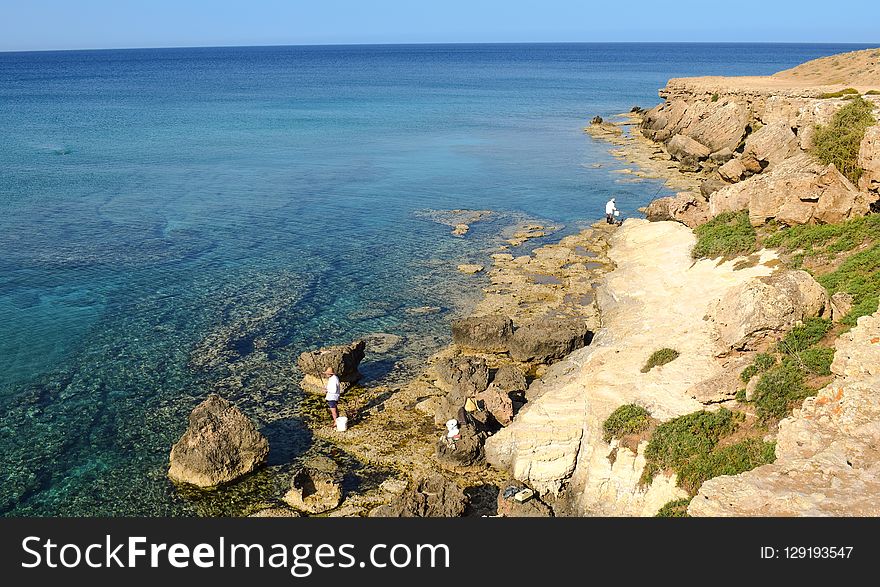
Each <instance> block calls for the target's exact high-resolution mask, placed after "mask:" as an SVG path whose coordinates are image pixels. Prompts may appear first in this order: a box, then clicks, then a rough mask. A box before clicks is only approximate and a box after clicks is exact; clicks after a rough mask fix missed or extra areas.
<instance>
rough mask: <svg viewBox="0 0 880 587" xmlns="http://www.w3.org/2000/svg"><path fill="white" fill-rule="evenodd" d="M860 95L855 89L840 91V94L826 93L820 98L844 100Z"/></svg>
mask: <svg viewBox="0 0 880 587" xmlns="http://www.w3.org/2000/svg"><path fill="white" fill-rule="evenodd" d="M858 93H859V91H858V90H857V89H855V88H846V89H843V90H840V91H839V92H826V93H824V94H822V95H820V96H819V98H821V99H826V98H842V97H844V96H846V95H856V94H858Z"/></svg>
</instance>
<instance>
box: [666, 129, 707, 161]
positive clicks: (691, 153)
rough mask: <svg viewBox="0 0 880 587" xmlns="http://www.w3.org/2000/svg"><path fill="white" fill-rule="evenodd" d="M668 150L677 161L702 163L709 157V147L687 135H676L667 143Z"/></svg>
mask: <svg viewBox="0 0 880 587" xmlns="http://www.w3.org/2000/svg"><path fill="white" fill-rule="evenodd" d="M666 150H667V151H669V154H670V155H672V157H673V159H676V160H677V161H689V162H693V161H700V160H702V159H705V158H707V157H708V156H709V153H710V152H711V151H710V150H709V147H707V146H705V145H703V144H701V143H699V142H697V141H695V140H694V139H692V138H690V137H687V136H685V135H675V136H674V137H672V138H671V139H669V142H668V143H666Z"/></svg>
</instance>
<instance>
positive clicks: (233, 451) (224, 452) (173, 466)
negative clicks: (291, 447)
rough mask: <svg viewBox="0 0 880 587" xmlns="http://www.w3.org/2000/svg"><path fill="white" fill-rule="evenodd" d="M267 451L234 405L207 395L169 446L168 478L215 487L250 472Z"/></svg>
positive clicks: (215, 396) (257, 433) (267, 444)
mask: <svg viewBox="0 0 880 587" xmlns="http://www.w3.org/2000/svg"><path fill="white" fill-rule="evenodd" d="M268 454H269V441H268V440H266V438H265V437H264V436H263V435H262V434H260V432H259V431H258V430H257V427H256V426H254V424H253V422H251V421H250V420H249V419H248V418H247V417H246V416H245V415H244V414H242V413H241V410H239V409H238V408H237V407H235V406H234V405H232V404H231V403H230V402H228V401H226V400H225V399H223V398H221V397H220V396H219V395H217V394H211V395H209V396H208V399H206V400H205V401H203V402H202V403H201V404H199V405H198V406H196V408H195V409H194V410H193V411H192V413H191V414H190V415H189V428H187V430H186V432H185V433H184V434H183V436H182V437H181V438H180V440H179V441H177V444H175V445H174V447H172V449H171V455H170V467H169V469H168V477H170V478H171V480H172V481H176V482H179V483H189V484H191V485H195V486H197V487H216V486H217V485H220V484H222V483H228V482H229V481H232V480H234V479H237V478H238V477H241V476H242V475H246V474H247V473H250V472H251V471H253V470H254V469H255V468H257V467H258V466H259V465H261V464H262V463H263V462H264V461H265V460H266V456H267V455H268Z"/></svg>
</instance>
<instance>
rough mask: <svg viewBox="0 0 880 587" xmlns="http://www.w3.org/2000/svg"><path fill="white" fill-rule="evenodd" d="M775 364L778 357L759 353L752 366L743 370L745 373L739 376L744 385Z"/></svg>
mask: <svg viewBox="0 0 880 587" xmlns="http://www.w3.org/2000/svg"><path fill="white" fill-rule="evenodd" d="M775 364H776V357H774V356H773V355H768V354H767V353H758V354H757V355H755V360H754V361H752V364H751V365H749V366H748V367H746V368H745V369H743V372H742V373H740V374H739V378H740V379H742V382H743V383H748V382H749V380H751V378H752V377H754V376H755V375H757V374H758V373H763V372H764V371H766V370H767V369H769V368H770V367H772V366H773V365H775Z"/></svg>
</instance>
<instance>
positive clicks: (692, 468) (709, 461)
mask: <svg viewBox="0 0 880 587" xmlns="http://www.w3.org/2000/svg"><path fill="white" fill-rule="evenodd" d="M774 460H776V443H775V442H764V441H763V440H760V439H757V438H747V439H745V440H743V441H741V442H737V443H736V444H731V445H728V446H725V447H723V448H716V449H715V450H713V451H711V452H708V453H702V454H699V455H697V456H695V457H694V458H693V459H690V460H689V461H688V462H687V463H685V465H684V466H683V467H682V468H681V471H679V473H678V484H679V485H680V486H681V488H682V489H684V490H685V491H687V492H688V493H690V494H691V495H695V494H696V493H697V491H699V489H700V485H702V484H703V482H704V481H706V480H708V479H712V478H713V477H718V476H720V475H738V474H739V473H743V472H745V471H751V470H752V469H754V468H755V467H760V466H761V465H766V464H768V463H772V462H773V461H774Z"/></svg>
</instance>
